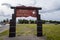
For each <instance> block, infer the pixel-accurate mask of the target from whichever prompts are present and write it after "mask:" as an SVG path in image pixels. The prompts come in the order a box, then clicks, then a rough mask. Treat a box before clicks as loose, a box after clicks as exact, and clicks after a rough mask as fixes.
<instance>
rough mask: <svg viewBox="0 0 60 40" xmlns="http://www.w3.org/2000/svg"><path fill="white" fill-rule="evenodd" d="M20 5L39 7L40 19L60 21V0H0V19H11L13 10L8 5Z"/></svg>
mask: <svg viewBox="0 0 60 40" xmlns="http://www.w3.org/2000/svg"><path fill="white" fill-rule="evenodd" d="M21 5H25V6H35V7H41V8H42V10H40V11H39V14H41V19H43V20H56V21H60V0H13V1H12V0H0V21H1V20H3V19H6V18H8V19H11V15H12V14H13V13H14V10H13V9H11V8H10V6H21ZM23 18H25V17H23ZM23 18H20V19H23ZM25 19H28V20H29V19H32V20H35V19H36V18H32V17H27V18H25Z"/></svg>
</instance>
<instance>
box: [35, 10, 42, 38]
mask: <svg viewBox="0 0 60 40" xmlns="http://www.w3.org/2000/svg"><path fill="white" fill-rule="evenodd" d="M36 12H37V36H38V37H40V36H42V21H41V18H40V15H39V14H38V10H36Z"/></svg>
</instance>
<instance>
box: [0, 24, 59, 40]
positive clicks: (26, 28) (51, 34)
mask: <svg viewBox="0 0 60 40" xmlns="http://www.w3.org/2000/svg"><path fill="white" fill-rule="evenodd" d="M36 28H37V27H36V24H17V27H16V35H17V36H21V35H36ZM8 32H9V31H8V30H6V31H4V32H2V33H0V37H2V36H6V35H8V34H9V33H8ZM43 35H44V36H46V37H47V40H60V24H58V25H55V24H43ZM0 40H1V39H0Z"/></svg>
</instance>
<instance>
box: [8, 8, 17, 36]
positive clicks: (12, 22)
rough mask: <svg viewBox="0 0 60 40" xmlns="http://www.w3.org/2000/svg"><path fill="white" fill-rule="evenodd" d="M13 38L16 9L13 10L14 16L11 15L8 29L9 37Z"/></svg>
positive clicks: (14, 34)
mask: <svg viewBox="0 0 60 40" xmlns="http://www.w3.org/2000/svg"><path fill="white" fill-rule="evenodd" d="M15 36H16V9H14V14H12V19H11V20H10V29H9V37H15Z"/></svg>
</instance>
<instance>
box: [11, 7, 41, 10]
mask: <svg viewBox="0 0 60 40" xmlns="http://www.w3.org/2000/svg"><path fill="white" fill-rule="evenodd" d="M11 8H12V9H15V8H16V9H31V10H36V9H38V10H41V9H42V8H41V7H32V6H28V7H27V6H16V7H11Z"/></svg>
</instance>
